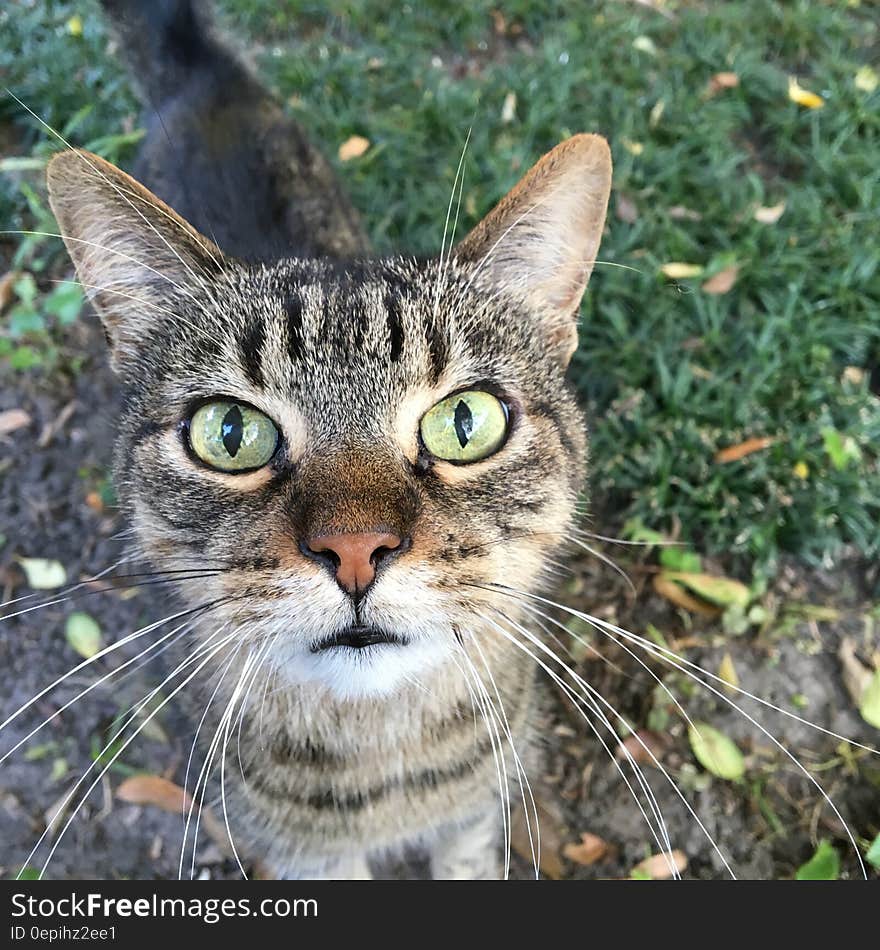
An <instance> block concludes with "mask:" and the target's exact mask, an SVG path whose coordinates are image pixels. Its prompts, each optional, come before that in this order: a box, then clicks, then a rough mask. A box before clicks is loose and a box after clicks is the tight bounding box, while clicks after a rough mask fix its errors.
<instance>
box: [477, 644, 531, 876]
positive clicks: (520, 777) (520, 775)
mask: <svg viewBox="0 0 880 950" xmlns="http://www.w3.org/2000/svg"><path fill="white" fill-rule="evenodd" d="M471 642H472V643H473V645H474V647H475V648H476V650H477V652H478V653H479V654H480V659H481V660H482V662H483V666H484V667H485V670H486V674H487V676H488V677H489V682H490V683H491V684H492V689H493V690H494V692H495V696H496V698H497V699H498V709H499V710H500V712H501V718H502V720H503V725H504V732H505V735H506V736H507V741H508V744H509V745H510V751H511V753H512V754H513V760H514V764H515V765H516V769H517V781H518V782H519V792H520V796H521V797H522V803H523V816H524V817H525V822H526V833H527V834H528V836H529V847H530V849H531V852H532V860H533V862H534V866H535V878H536V879H537V878H538V877H540V873H539V867H540V861H541V828H540V822H539V818H538V806H537V804H536V802H535V796H534V795H533V794H532V786H531V783H530V782H529V778H528V775H527V774H526V770H525V766H524V765H523V763H522V761H521V759H520V757H519V754H518V753H517V751H516V745H515V744H514V741H513V732H512V730H511V728H510V721H509V720H508V718H507V713H506V711H505V709H504V702H503V700H502V699H501V692H500V690H499V689H498V684H497V683H496V682H495V677H494V676H493V675H492V670H491V669H490V667H489V661H488V660H487V659H486V655H485V654H484V653H483V650H482V648H481V647H480V642H479V640H478V639H477V638H476V637H473V636H472V637H471ZM524 782H525V788H524V787H523V783H524ZM526 789H528V797H529V802H531V807H532V813H533V814H534V818H535V840H534V841H533V840H532V822H531V817H530V816H529V802H527V801H526ZM511 832H512V829H511Z"/></svg>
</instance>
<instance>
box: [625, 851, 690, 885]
mask: <svg viewBox="0 0 880 950" xmlns="http://www.w3.org/2000/svg"><path fill="white" fill-rule="evenodd" d="M687 863H688V861H687V857H686V856H685V853H684V851H679V850H678V849H676V850H675V851H663V852H661V853H660V854H652V855H651V857H650V858H645V860H644V861H640V862H639V863H638V864H637V865H636V866H635V867H634V868H633V869H632V871H631V872H630V875H631V876H632V877H645V876H647V877H649V878H651V880H652V881H668V880H669V878H671V877H672V876H673V873H672V867H671V866H670V865H672V866H674V867H675V869H676V871H678V873H679V874H681V873H682V872H683V871H684V869H685V868H686V867H687Z"/></svg>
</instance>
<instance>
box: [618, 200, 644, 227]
mask: <svg viewBox="0 0 880 950" xmlns="http://www.w3.org/2000/svg"><path fill="white" fill-rule="evenodd" d="M614 210H615V213H616V214H617V217H618V218H620V220H621V221H625V222H626V223H627V224H635V223H636V221H638V220H639V209H638V208H637V207H636V206H635V204H634V203H633V202H632V201H631V200H630V199H629V198H627V196H626V195H620V194H619V195H617V199H616V201H615V203H614Z"/></svg>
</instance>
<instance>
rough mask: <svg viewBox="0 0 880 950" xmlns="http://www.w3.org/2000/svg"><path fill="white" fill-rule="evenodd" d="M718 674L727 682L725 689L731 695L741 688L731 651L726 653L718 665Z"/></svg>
mask: <svg viewBox="0 0 880 950" xmlns="http://www.w3.org/2000/svg"><path fill="white" fill-rule="evenodd" d="M718 675H719V676H720V677H721V679H723V680H724V682H725V683H727V686H726V687H725V688H724V691H725V692H726V693H727V694H728V695H730V696H732V695H733V694H734V693H736V691H737V689H738V688H739V676H738V675H737V672H736V667H735V666H734V665H733V657H732V656H731V655H730V654H729V653H725V654H724V658H723V659H722V661H721V663H720V664H719V665H718Z"/></svg>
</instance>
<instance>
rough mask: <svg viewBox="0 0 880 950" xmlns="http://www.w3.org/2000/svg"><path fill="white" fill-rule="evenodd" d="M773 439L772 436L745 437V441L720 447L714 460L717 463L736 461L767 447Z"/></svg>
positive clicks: (771, 443)
mask: <svg viewBox="0 0 880 950" xmlns="http://www.w3.org/2000/svg"><path fill="white" fill-rule="evenodd" d="M775 441H776V440H775V439H774V438H773V437H772V436H758V437H756V438H754V439H746V440H745V442H740V443H739V444H738V445H729V446H728V447H727V448H726V449H721V451H719V452H716V453H715V461H716V462H718V464H719V465H723V464H725V463H726V462H738V461H739V460H740V459H744V458H745V457H746V456H747V455H752V454H753V453H754V452H760V451H761V450H762V449H766V448H769V447H770V446H771V445H773V443H774V442H775Z"/></svg>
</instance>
